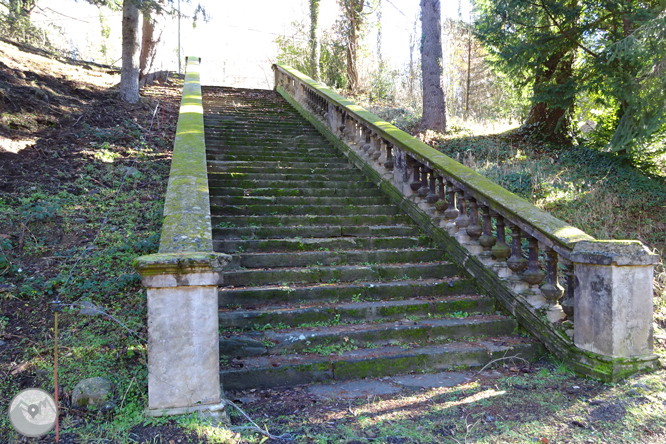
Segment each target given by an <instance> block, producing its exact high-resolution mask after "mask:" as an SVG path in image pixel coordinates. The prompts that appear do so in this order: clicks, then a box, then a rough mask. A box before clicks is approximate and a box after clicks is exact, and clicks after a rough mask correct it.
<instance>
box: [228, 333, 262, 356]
mask: <svg viewBox="0 0 666 444" xmlns="http://www.w3.org/2000/svg"><path fill="white" fill-rule="evenodd" d="M267 353H268V349H267V348H266V346H265V345H264V343H263V342H261V341H257V340H255V339H251V338H244V337H238V336H231V337H228V338H225V337H222V338H220V355H221V356H262V355H265V354H267Z"/></svg>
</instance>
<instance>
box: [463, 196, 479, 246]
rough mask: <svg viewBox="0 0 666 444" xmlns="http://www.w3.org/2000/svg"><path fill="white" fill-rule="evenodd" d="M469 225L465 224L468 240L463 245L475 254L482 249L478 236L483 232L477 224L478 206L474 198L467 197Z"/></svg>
mask: <svg viewBox="0 0 666 444" xmlns="http://www.w3.org/2000/svg"><path fill="white" fill-rule="evenodd" d="M468 200H469V225H468V226H467V230H466V231H467V236H469V242H467V243H466V244H465V245H464V246H465V248H467V251H469V252H470V253H472V254H473V255H475V256H477V255H479V254H480V253H481V252H482V251H483V247H481V244H479V237H481V235H482V234H483V228H481V225H479V206H478V204H477V202H476V199H474V198H473V197H469V198H468Z"/></svg>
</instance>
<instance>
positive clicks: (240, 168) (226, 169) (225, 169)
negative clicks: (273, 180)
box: [208, 160, 358, 177]
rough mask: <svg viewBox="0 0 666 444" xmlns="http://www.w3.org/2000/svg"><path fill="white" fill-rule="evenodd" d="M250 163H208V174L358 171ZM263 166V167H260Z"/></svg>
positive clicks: (316, 164)
mask: <svg viewBox="0 0 666 444" xmlns="http://www.w3.org/2000/svg"><path fill="white" fill-rule="evenodd" d="M253 163H254V164H252V162H250V164H248V163H247V162H245V164H244V165H238V163H237V162H216V161H211V160H209V161H208V172H209V173H232V174H233V173H243V174H256V175H260V176H262V175H264V174H280V173H289V174H298V175H300V176H301V177H308V176H317V175H328V174H330V173H335V174H338V175H345V177H348V176H347V175H348V174H349V173H354V174H356V172H357V171H358V170H357V169H355V168H352V167H351V166H349V165H342V164H333V165H329V164H327V163H325V162H310V163H309V164H308V163H300V164H301V166H300V167H296V166H293V165H289V164H287V163H282V164H281V163H280V162H253ZM260 164H264V165H260Z"/></svg>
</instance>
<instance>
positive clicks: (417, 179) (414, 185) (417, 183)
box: [409, 159, 421, 193]
mask: <svg viewBox="0 0 666 444" xmlns="http://www.w3.org/2000/svg"><path fill="white" fill-rule="evenodd" d="M412 168H413V169H414V180H413V181H412V182H411V183H410V184H409V187H410V188H411V189H412V191H413V192H414V193H416V192H417V191H418V190H419V189H420V188H421V164H420V163H419V161H418V160H416V159H412Z"/></svg>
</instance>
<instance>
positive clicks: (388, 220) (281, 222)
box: [211, 214, 413, 228]
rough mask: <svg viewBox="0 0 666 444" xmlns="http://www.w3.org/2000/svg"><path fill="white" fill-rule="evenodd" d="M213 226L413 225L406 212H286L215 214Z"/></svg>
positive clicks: (212, 220) (212, 219)
mask: <svg viewBox="0 0 666 444" xmlns="http://www.w3.org/2000/svg"><path fill="white" fill-rule="evenodd" d="M211 222H212V225H213V227H217V228H223V227H253V226H255V227H259V226H272V227H280V226H285V227H287V226H297V227H306V226H312V225H318V226H321V225H341V226H350V225H412V224H413V222H412V220H411V219H410V218H409V217H408V216H406V215H405V214H395V215H385V214H365V215H358V214H356V215H351V216H338V215H335V216H326V215H324V216H315V215H295V216H287V215H284V214H276V215H268V216H266V215H263V216H215V215H213V216H212V218H211Z"/></svg>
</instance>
